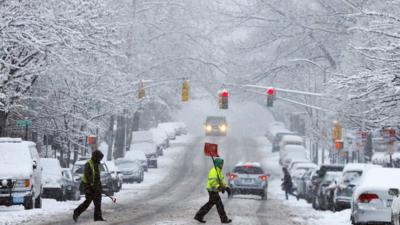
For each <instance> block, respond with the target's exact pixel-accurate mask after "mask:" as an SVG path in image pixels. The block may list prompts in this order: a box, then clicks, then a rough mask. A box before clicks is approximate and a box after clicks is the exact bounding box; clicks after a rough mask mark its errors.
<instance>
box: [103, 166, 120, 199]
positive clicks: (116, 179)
mask: <svg viewBox="0 0 400 225" xmlns="http://www.w3.org/2000/svg"><path fill="white" fill-rule="evenodd" d="M104 163H105V164H106V165H107V168H108V171H109V172H110V174H111V179H112V181H113V189H114V192H119V191H120V190H121V189H122V173H121V171H119V169H118V167H117V166H116V165H115V162H114V161H104Z"/></svg>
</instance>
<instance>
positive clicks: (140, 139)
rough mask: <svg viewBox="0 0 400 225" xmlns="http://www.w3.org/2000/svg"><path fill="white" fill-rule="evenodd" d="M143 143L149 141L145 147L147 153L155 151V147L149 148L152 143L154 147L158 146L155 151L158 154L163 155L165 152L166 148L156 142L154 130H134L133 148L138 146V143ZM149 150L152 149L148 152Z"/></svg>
mask: <svg viewBox="0 0 400 225" xmlns="http://www.w3.org/2000/svg"><path fill="white" fill-rule="evenodd" d="M143 143H147V144H146V147H144V149H146V151H145V153H146V154H151V153H153V149H148V148H149V145H150V144H151V145H152V147H153V146H156V148H155V150H156V151H155V152H156V153H157V156H161V155H163V154H164V152H163V151H164V148H159V147H158V145H157V144H156V142H155V137H154V135H153V132H152V131H149V130H148V131H147V130H146V131H134V132H132V142H131V148H137V147H138V145H140V144H143ZM134 145H135V146H134ZM133 146H134V147H133ZM139 147H141V146H139ZM144 149H143V150H144ZM147 150H150V152H147Z"/></svg>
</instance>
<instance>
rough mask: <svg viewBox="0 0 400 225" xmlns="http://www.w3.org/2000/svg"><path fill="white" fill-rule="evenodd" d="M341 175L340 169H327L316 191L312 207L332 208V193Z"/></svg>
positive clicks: (319, 208)
mask: <svg viewBox="0 0 400 225" xmlns="http://www.w3.org/2000/svg"><path fill="white" fill-rule="evenodd" d="M341 176H342V172H341V171H336V172H334V171H328V172H326V173H325V175H324V176H323V177H322V179H321V182H320V184H319V185H318V189H317V191H316V197H315V198H314V202H313V208H314V209H318V210H333V206H334V204H333V195H334V191H335V189H336V186H337V184H338V182H339V179H340V178H341Z"/></svg>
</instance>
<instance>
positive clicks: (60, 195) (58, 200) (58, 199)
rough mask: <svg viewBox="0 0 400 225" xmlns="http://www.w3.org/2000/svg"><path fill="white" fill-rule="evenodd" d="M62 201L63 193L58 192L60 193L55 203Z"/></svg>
mask: <svg viewBox="0 0 400 225" xmlns="http://www.w3.org/2000/svg"><path fill="white" fill-rule="evenodd" d="M63 199H64V196H63V193H62V191H60V192H59V193H58V194H57V197H56V201H57V202H61V201H63Z"/></svg>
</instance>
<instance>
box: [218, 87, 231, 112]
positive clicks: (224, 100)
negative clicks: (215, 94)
mask: <svg viewBox="0 0 400 225" xmlns="http://www.w3.org/2000/svg"><path fill="white" fill-rule="evenodd" d="M228 97H229V93H228V90H226V89H223V90H222V91H221V92H220V93H219V101H218V103H219V108H220V109H228Z"/></svg>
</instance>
